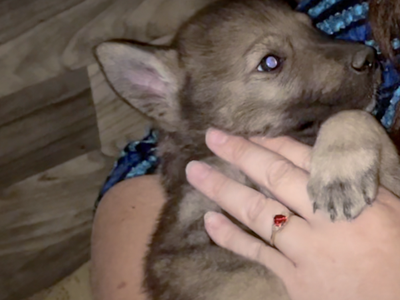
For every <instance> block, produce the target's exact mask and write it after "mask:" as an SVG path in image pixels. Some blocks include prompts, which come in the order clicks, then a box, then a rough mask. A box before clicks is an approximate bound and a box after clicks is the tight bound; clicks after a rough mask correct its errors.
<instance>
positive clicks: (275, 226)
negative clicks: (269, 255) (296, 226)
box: [270, 212, 293, 247]
mask: <svg viewBox="0 0 400 300" xmlns="http://www.w3.org/2000/svg"><path fill="white" fill-rule="evenodd" d="M291 216H293V213H292V212H285V213H281V214H278V215H275V216H274V219H273V222H272V234H271V242H270V244H271V246H272V247H275V237H276V234H277V233H278V232H279V231H281V230H282V229H283V228H284V227H285V226H286V225H287V224H288V223H289V220H290V217H291Z"/></svg>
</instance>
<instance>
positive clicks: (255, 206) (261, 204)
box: [247, 194, 266, 225]
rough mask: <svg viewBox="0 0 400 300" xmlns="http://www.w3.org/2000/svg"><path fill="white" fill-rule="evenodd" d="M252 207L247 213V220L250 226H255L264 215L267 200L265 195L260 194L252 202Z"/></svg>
mask: <svg viewBox="0 0 400 300" xmlns="http://www.w3.org/2000/svg"><path fill="white" fill-rule="evenodd" d="M250 203H251V204H250V206H249V209H248V211H247V219H248V222H249V225H251V224H254V223H256V222H257V220H258V219H259V218H260V216H261V215H262V214H263V213H264V211H265V207H266V199H265V197H264V196H263V195H261V194H259V195H258V196H256V197H255V198H254V199H253V200H251V201H250Z"/></svg>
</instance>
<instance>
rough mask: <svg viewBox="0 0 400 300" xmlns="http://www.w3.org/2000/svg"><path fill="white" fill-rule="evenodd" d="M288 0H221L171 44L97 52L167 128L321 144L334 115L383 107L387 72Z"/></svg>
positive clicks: (127, 94) (117, 86)
mask: <svg viewBox="0 0 400 300" xmlns="http://www.w3.org/2000/svg"><path fill="white" fill-rule="evenodd" d="M281 2H282V1H279V0H278V1H273V0H242V1H240V0H230V1H219V2H217V3H216V4H214V5H211V6H210V7H208V8H206V9H204V10H203V11H201V12H200V13H198V14H197V15H196V16H194V17H193V18H192V19H190V20H189V21H188V22H187V23H186V24H185V25H183V26H182V27H181V29H180V31H179V32H178V34H177V36H176V38H175V40H174V42H173V44H172V46H171V47H166V48H164V47H155V46H149V45H140V44H136V43H135V44H132V43H124V42H115V41H114V42H113V41H110V42H105V43H103V44H101V45H99V46H98V47H97V48H96V56H97V58H98V61H99V62H100V65H101V67H102V69H103V71H104V73H105V75H106V77H107V79H108V81H109V82H110V84H111V85H112V86H113V88H114V90H115V91H116V92H117V93H118V94H119V95H120V96H121V97H122V98H123V99H125V100H127V101H128V102H129V103H130V104H132V105H133V106H134V107H136V108H137V109H139V110H140V111H142V112H143V113H145V114H146V115H148V116H149V117H151V118H153V119H154V120H156V121H157V122H158V123H159V125H160V126H161V127H162V128H163V129H165V130H169V131H180V130H188V129H190V130H199V131H204V130H205V129H207V128H208V127H211V126H213V127H216V128H219V129H222V130H225V131H227V132H230V133H234V134H238V135H242V136H255V135H268V136H277V135H291V136H293V137H295V138H298V139H300V140H302V141H304V142H308V143H312V142H313V139H314V137H315V135H316V133H317V130H318V128H319V125H320V124H321V122H323V121H324V120H326V119H327V118H328V117H329V116H330V115H332V114H333V113H336V112H338V111H340V110H345V109H367V108H368V109H369V108H371V107H372V106H373V102H374V94H375V90H376V87H377V84H378V83H379V79H380V72H379V70H378V68H377V66H376V62H375V53H374V51H373V50H372V49H371V48H368V47H366V46H364V45H359V44H354V43H346V42H343V41H337V40H332V39H330V38H328V37H326V36H325V35H323V34H322V33H320V32H319V31H317V30H316V29H314V28H313V26H312V24H311V22H310V20H309V19H308V18H307V17H306V16H305V15H303V14H300V13H296V12H294V11H292V10H291V9H290V8H289V7H288V6H286V5H285V4H282V3H281Z"/></svg>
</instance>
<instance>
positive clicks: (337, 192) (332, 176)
mask: <svg viewBox="0 0 400 300" xmlns="http://www.w3.org/2000/svg"><path fill="white" fill-rule="evenodd" d="M377 188H378V155H376V154H375V153H374V151H368V150H367V151H366V150H360V151H351V152H348V153H343V152H337V151H328V152H326V153H318V152H317V153H314V155H313V158H312V162H311V174H310V181H309V183H308V186H307V190H308V194H309V196H310V198H311V200H312V201H313V205H314V212H315V211H316V210H317V209H321V210H323V211H326V212H328V213H329V215H330V217H331V220H332V221H335V220H351V219H354V218H355V217H357V216H358V215H359V214H360V213H361V211H362V210H363V209H364V208H365V207H366V206H367V205H369V204H372V202H373V200H374V199H375V196H376V193H377Z"/></svg>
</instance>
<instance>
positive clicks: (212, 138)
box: [207, 129, 228, 145]
mask: <svg viewBox="0 0 400 300" xmlns="http://www.w3.org/2000/svg"><path fill="white" fill-rule="evenodd" d="M207 139H208V141H209V142H211V143H213V144H215V145H222V144H224V143H226V141H227V140H228V135H226V134H225V133H224V132H222V131H220V130H216V129H209V130H208V131H207Z"/></svg>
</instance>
